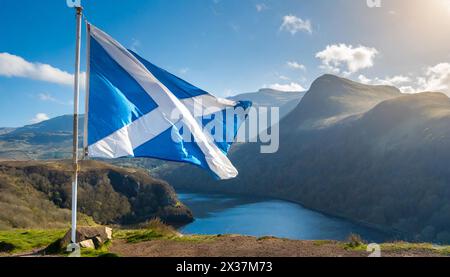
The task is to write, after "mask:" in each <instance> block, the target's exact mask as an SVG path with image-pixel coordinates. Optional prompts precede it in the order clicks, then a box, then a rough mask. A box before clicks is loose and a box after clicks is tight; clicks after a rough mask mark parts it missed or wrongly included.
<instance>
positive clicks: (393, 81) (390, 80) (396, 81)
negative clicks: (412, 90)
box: [358, 75, 411, 87]
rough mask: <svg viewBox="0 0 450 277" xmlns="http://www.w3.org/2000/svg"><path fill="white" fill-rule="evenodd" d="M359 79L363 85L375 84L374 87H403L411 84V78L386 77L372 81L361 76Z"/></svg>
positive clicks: (400, 76)
mask: <svg viewBox="0 0 450 277" xmlns="http://www.w3.org/2000/svg"><path fill="white" fill-rule="evenodd" d="M358 79H359V81H360V82H361V83H363V84H373V85H386V86H397V87H399V86H402V85H405V84H408V83H410V82H411V78H410V77H408V76H403V75H397V76H393V77H386V78H384V79H381V78H378V77H377V78H375V79H373V80H372V79H370V78H367V77H366V76H364V75H359V76H358Z"/></svg>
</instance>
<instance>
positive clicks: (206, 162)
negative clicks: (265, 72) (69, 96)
mask: <svg viewBox="0 0 450 277" xmlns="http://www.w3.org/2000/svg"><path fill="white" fill-rule="evenodd" d="M88 32H89V35H88V37H89V41H88V45H89V47H88V53H89V59H88V61H89V66H88V74H89V78H88V105H87V111H86V113H87V115H88V124H87V128H88V129H87V132H86V133H85V134H87V137H88V138H87V143H88V155H89V156H90V157H99V158H120V157H151V158H157V159H164V160H170V161H178V162H187V163H191V164H195V165H198V166H200V167H203V168H205V169H208V170H210V171H211V172H212V173H213V174H214V175H215V176H217V177H218V178H220V179H229V178H234V177H236V176H237V174H238V172H237V170H236V168H235V167H234V166H233V165H232V164H231V162H230V160H229V159H228V158H227V156H226V154H227V152H228V150H229V148H230V146H231V144H232V143H233V141H234V139H235V137H236V135H237V132H238V129H239V126H240V125H241V123H243V122H244V121H245V118H246V116H247V111H248V108H249V107H250V106H251V103H250V102H245V101H243V102H242V101H241V102H234V101H230V100H227V99H220V98H216V97H214V96H212V95H210V94H208V93H207V92H205V91H203V90H201V89H199V88H197V87H195V86H193V85H191V84H189V83H187V82H186V81H184V80H181V79H180V78H178V77H176V76H174V75H172V74H170V73H169V72H167V71H165V70H163V69H161V68H159V67H157V66H155V65H153V64H151V63H150V62H148V61H146V60H144V59H143V58H141V57H139V56H138V55H137V54H136V53H134V52H133V51H131V50H127V49H126V48H124V47H123V46H122V45H120V44H119V43H118V42H117V41H115V40H114V39H113V38H112V37H110V36H109V35H108V34H106V33H104V32H103V31H101V30H100V29H98V28H96V27H95V26H93V25H90V24H88ZM229 109H231V110H241V111H244V112H238V113H234V114H233V113H232V115H231V116H230V115H229V114H230V113H229V112H228V110H229ZM198 110H200V113H199V112H198ZM226 121H227V122H226ZM230 123H231V124H230ZM208 126H209V127H211V126H214V127H213V128H210V129H214V130H209V131H211V132H208V131H207V130H205V129H208ZM213 133H214V134H213ZM191 138H192V139H191ZM85 139H86V138H85Z"/></svg>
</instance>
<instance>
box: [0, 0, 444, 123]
mask: <svg viewBox="0 0 450 277" xmlns="http://www.w3.org/2000/svg"><path fill="white" fill-rule="evenodd" d="M65 2H66V1H65V0H41V1H36V0H22V1H16V0H2V1H1V2H0V17H1V18H2V23H3V24H2V27H0V37H1V39H0V127H17V126H21V125H25V124H30V123H32V122H37V121H39V120H43V119H46V118H51V117H55V116H58V115H62V114H68V113H71V112H72V102H71V100H72V97H73V96H72V88H71V85H70V81H71V74H73V60H74V47H75V42H74V28H75V22H74V11H73V10H72V9H69V8H67V6H66V4H65ZM83 6H84V7H85V14H86V16H87V18H88V20H89V21H90V22H91V23H93V24H94V25H96V26H97V27H99V28H101V29H103V30H104V31H105V32H107V33H109V34H110V35H111V36H113V37H114V38H116V39H117V40H118V41H120V42H121V43H122V44H123V45H125V46H126V47H128V48H131V49H133V50H135V51H137V52H138V53H139V54H140V55H141V56H143V57H145V58H146V59H148V60H149V61H151V62H153V63H155V64H157V65H159V66H161V67H163V68H165V69H167V70H169V71H171V72H172V73H174V74H176V75H179V76H180V77H182V78H184V79H186V80H188V81H190V82H192V83H193V84H195V85H197V86H199V87H201V88H203V89H205V90H207V91H209V92H210V93H212V94H215V95H217V96H222V97H225V96H230V95H233V94H237V93H243V92H251V91H257V90H258V89H260V88H262V87H272V88H277V89H280V90H286V91H289V90H299V89H308V88H309V86H310V84H311V82H312V81H313V80H314V79H315V78H317V77H318V76H320V75H321V74H324V73H334V74H337V75H341V76H344V77H348V78H351V79H354V80H357V81H361V82H365V83H369V84H392V85H396V86H398V87H400V88H401V89H402V91H404V92H406V93H415V92H418V91H423V90H438V91H442V92H445V93H448V94H450V36H449V35H448V30H450V0H427V1H422V0H389V1H388V0H381V7H374V8H370V7H369V6H368V4H367V0H333V1H331V0H315V1H310V0H171V1H167V0H128V1H121V0H84V1H83ZM83 39H84V36H83ZM82 51H83V52H82V53H83V54H82V60H83V64H82V70H83V71H85V65H84V64H85V63H84V60H85V54H84V51H85V50H84V41H83V50H82ZM286 93H289V92H286ZM81 100H82V101H84V98H83V97H82V99H81ZM81 103H83V102H81Z"/></svg>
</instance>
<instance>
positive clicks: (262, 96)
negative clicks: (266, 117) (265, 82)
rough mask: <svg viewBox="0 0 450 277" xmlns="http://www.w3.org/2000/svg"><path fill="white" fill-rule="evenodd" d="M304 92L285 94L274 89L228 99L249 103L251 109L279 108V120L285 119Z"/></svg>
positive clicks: (265, 89)
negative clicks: (251, 106)
mask: <svg viewBox="0 0 450 277" xmlns="http://www.w3.org/2000/svg"><path fill="white" fill-rule="evenodd" d="M304 95H305V92H285V91H278V90H274V89H268V88H264V89H260V90H259V91H258V92H251V93H243V94H239V95H236V96H233V97H230V99H232V100H235V101H242V100H245V101H251V102H252V103H253V107H256V108H258V107H279V108H280V118H283V117H285V116H286V115H287V114H289V113H290V112H291V111H292V110H293V109H295V107H296V106H297V105H298V103H300V100H301V99H302V97H303V96H304Z"/></svg>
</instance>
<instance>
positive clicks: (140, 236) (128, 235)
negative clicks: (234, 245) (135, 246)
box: [113, 219, 217, 243]
mask: <svg viewBox="0 0 450 277" xmlns="http://www.w3.org/2000/svg"><path fill="white" fill-rule="evenodd" d="M113 237H114V238H115V239H123V240H125V241H126V242H127V243H138V242H144V241H151V240H163V239H165V240H173V241H186V242H205V241H212V240H214V239H215V238H216V237H217V236H204V235H189V236H187V235H182V234H180V233H179V232H177V231H176V230H175V229H174V228H172V227H170V226H167V225H165V224H164V223H162V222H161V221H160V220H159V219H153V220H151V221H150V222H149V223H148V224H147V225H146V226H145V227H144V228H143V229H136V230H117V231H115V232H114V233H113Z"/></svg>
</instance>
